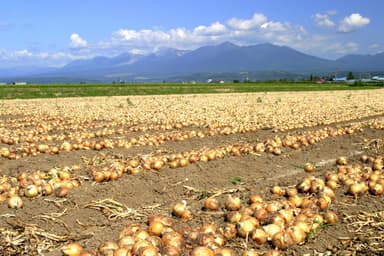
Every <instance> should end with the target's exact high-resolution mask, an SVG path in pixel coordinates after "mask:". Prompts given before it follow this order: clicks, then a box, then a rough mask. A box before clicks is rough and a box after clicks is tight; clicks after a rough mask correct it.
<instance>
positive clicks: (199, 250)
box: [191, 246, 215, 256]
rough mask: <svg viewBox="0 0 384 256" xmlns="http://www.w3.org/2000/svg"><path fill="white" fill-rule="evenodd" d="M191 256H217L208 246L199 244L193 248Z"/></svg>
mask: <svg viewBox="0 0 384 256" xmlns="http://www.w3.org/2000/svg"><path fill="white" fill-rule="evenodd" d="M191 256H215V253H214V252H213V251H212V250H211V249H209V248H208V247H205V246H198V247H195V248H194V249H193V250H192V252H191Z"/></svg>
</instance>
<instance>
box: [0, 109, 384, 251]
mask: <svg viewBox="0 0 384 256" xmlns="http://www.w3.org/2000/svg"><path fill="white" fill-rule="evenodd" d="M2 118H3V119H4V120H9V119H12V118H13V119H14V120H17V119H18V118H21V116H15V117H12V116H9V115H7V116H3V117H2ZM374 118H375V119H382V118H383V116H381V115H379V116H375V117H362V118H361V119H355V120H350V121H346V122H343V123H338V124H328V125H324V126H316V127H312V128H301V129H292V130H288V131H282V132H277V133H276V132H274V131H273V129H266V130H262V129H258V130H257V131H254V132H247V133H236V134H231V135H215V136H207V137H205V138H197V137H196V138H192V139H188V140H184V141H168V142H166V143H164V144H162V145H158V146H132V147H131V148H129V149H122V148H113V149H104V150H101V151H94V150H79V151H71V152H61V153H60V154H57V155H54V154H38V155H37V156H26V157H22V158H20V159H17V160H9V159H6V158H0V175H7V176H11V177H17V176H18V175H19V174H20V173H21V172H27V173H32V172H34V171H36V170H41V171H49V170H50V169H51V168H53V167H59V168H62V167H64V166H72V165H79V166H80V167H81V168H80V170H79V171H76V172H75V173H73V175H74V176H75V177H77V179H79V181H80V182H81V185H80V186H79V187H78V188H74V189H72V190H70V192H69V193H68V195H67V196H65V197H62V198H59V197H56V196H55V195H49V196H37V197H34V198H25V197H23V201H24V206H23V207H22V208H20V209H17V210H15V209H10V208H8V206H7V201H4V202H1V203H0V230H2V235H1V238H0V242H1V243H0V251H1V252H0V254H1V255H50V256H54V255H62V252H61V250H60V248H61V246H62V245H64V244H67V243H68V242H71V241H77V242H79V243H80V244H81V245H82V246H83V247H84V248H86V249H89V250H97V249H98V248H99V247H100V246H101V245H102V244H103V243H104V242H105V241H118V239H119V234H120V232H121V231H122V230H123V228H124V227H125V226H127V225H128V224H130V223H140V224H141V225H142V226H143V227H146V225H147V220H148V217H150V216H152V215H157V214H162V215H166V216H169V217H171V218H172V219H173V220H174V222H175V223H177V224H176V226H189V227H192V228H198V227H201V226H202V225H205V224H211V223H213V224H215V225H216V226H217V227H220V226H222V225H223V224H224V222H225V217H224V214H225V212H226V211H227V210H226V209H225V207H224V202H225V201H226V200H227V196H228V194H231V195H233V196H239V197H240V198H241V199H242V202H243V203H242V205H243V206H246V205H247V202H248V198H249V195H251V194H258V195H261V196H262V197H263V198H264V200H265V201H273V200H279V197H278V196H275V195H272V194H271V192H270V189H271V187H272V186H274V185H279V186H281V187H289V186H295V185H296V184H298V182H299V181H300V180H301V179H303V178H305V177H307V176H309V175H314V176H316V177H323V176H324V173H325V172H327V171H330V170H333V171H336V170H337V165H336V158H337V157H339V156H346V157H347V159H348V164H354V163H355V164H360V165H366V166H368V164H363V163H362V162H361V161H360V160H359V158H360V156H361V155H368V156H373V157H377V156H384V155H383V146H384V144H383V138H384V130H383V129H374V128H370V127H364V129H363V130H362V131H356V132H354V133H352V134H344V135H341V136H336V137H328V138H326V139H324V140H321V141H320V142H318V143H315V144H313V145H308V146H305V147H301V148H300V149H298V150H294V149H291V148H287V147H283V148H282V153H281V154H280V155H275V154H272V153H266V152H262V153H257V154H256V153H255V154H242V155H240V156H225V157H224V158H222V159H216V160H212V161H208V162H198V163H195V164H191V163H190V164H189V165H188V166H186V167H181V168H176V169H171V168H169V167H168V166H166V167H164V168H162V169H161V170H159V171H156V170H146V171H142V172H140V173H138V174H136V175H131V174H128V173H126V174H124V175H123V176H122V177H121V178H120V179H117V180H115V181H106V182H101V183H98V182H95V181H94V180H93V177H92V175H91V174H90V172H89V170H90V168H91V165H92V164H95V162H103V161H110V159H117V160H119V159H123V160H127V159H130V158H134V157H137V156H143V155H156V154H159V153H162V154H164V153H173V152H186V151H192V150H199V149H202V148H213V147H218V146H224V145H234V144H245V143H250V144H255V143H257V142H264V141H266V140H267V139H273V138H274V137H276V136H284V135H287V134H298V133H301V132H303V131H313V130H316V129H320V128H322V127H332V128H336V127H340V126H342V125H344V126H348V125H349V124H352V123H356V122H360V121H362V120H364V121H366V120H370V119H374ZM188 129H192V128H190V127H189V128H188V127H187V128H182V129H181V130H180V129H179V131H187V130H188ZM150 133H153V134H157V133H161V131H152V132H150ZM131 135H132V136H136V135H137V136H138V135H140V133H132V134H128V135H127V137H130V136H131ZM369 142H374V143H371V144H369ZM1 147H8V145H6V144H2V143H0V148H1ZM92 159H93V162H92V161H91V160H92ZM90 161H91V162H90ZM307 162H311V163H314V164H315V166H316V170H315V172H313V173H311V174H308V173H306V172H304V170H303V166H304V164H305V163H307ZM346 190H347V187H345V186H341V187H340V188H339V189H338V190H337V192H336V199H335V200H334V201H333V202H332V204H331V205H330V206H329V207H328V208H327V210H332V211H335V212H336V213H337V215H338V217H339V221H338V223H337V224H335V225H324V226H323V227H322V228H321V229H320V230H319V231H318V232H316V233H313V234H311V236H310V237H307V240H306V242H305V243H304V244H303V245H295V246H293V247H291V248H289V249H288V250H285V251H283V254H284V255H375V254H376V255H383V252H382V251H381V252H378V251H376V252H375V251H374V250H369V248H366V247H364V246H363V245H364V244H367V243H368V240H367V239H368V238H367V237H363V236H361V235H358V234H357V233H355V232H353V227H354V226H353V225H351V222H350V221H351V216H355V215H357V214H361V213H362V212H365V213H372V214H373V213H376V212H382V211H383V210H384V200H383V196H374V195H370V194H369V193H366V194H364V195H362V196H359V197H357V198H354V197H353V196H351V195H348V194H347V193H346ZM216 192H219V194H220V195H219V196H218V197H217V198H218V199H219V201H220V202H221V208H220V210H219V211H218V212H217V213H215V212H213V213H212V212H207V211H204V210H202V207H203V202H204V200H205V198H206V197H208V196H211V195H212V194H214V193H216ZM107 199H110V200H113V201H114V202H118V203H120V204H121V205H124V206H126V207H127V208H128V209H129V210H130V213H129V214H127V215H126V216H124V217H116V218H114V217H113V216H111V215H108V211H106V210H104V211H103V210H102V209H95V208H92V207H89V205H90V204H92V203H95V202H97V201H101V200H107ZM182 200H185V201H186V202H187V205H188V206H189V207H190V209H191V211H192V213H193V215H194V218H193V219H192V220H189V221H184V220H181V219H179V218H177V217H175V216H173V215H172V208H173V207H174V205H175V204H176V203H178V202H181V201H182ZM383 221H384V218H383ZM12 232H13V233H12ZM39 232H40V233H39ZM367 234H368V233H367ZM7 239H8V240H7ZM381 241H384V238H383V240H381ZM225 246H226V247H228V248H232V249H233V250H234V251H235V252H236V253H237V254H238V255H240V254H241V252H243V251H244V250H245V249H247V248H248V249H250V248H254V249H256V250H257V251H258V252H259V253H260V254H263V253H265V252H266V251H268V250H270V249H273V246H272V245H271V243H266V244H265V245H263V246H261V247H259V246H257V245H256V244H254V243H253V242H252V241H248V242H247V243H245V240H244V239H242V238H235V239H232V240H228V241H227V243H226V245H225ZM380 246H381V248H383V247H384V243H383V242H381V245H380V244H379V245H377V247H376V248H380ZM368 247H369V246H368ZM322 253H323V254H322Z"/></svg>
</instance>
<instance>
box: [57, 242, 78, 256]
mask: <svg viewBox="0 0 384 256" xmlns="http://www.w3.org/2000/svg"><path fill="white" fill-rule="evenodd" d="M61 251H62V252H63V253H64V254H65V255H68V256H79V255H80V254H81V252H82V251H83V247H82V246H81V245H80V244H78V243H70V244H67V245H64V246H63V247H61Z"/></svg>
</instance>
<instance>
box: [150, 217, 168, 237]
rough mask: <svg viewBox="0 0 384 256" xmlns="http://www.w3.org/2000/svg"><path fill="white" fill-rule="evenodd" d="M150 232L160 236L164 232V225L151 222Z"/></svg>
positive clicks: (158, 222)
mask: <svg viewBox="0 0 384 256" xmlns="http://www.w3.org/2000/svg"><path fill="white" fill-rule="evenodd" d="M148 231H149V233H150V234H152V235H155V236H160V235H161V234H162V233H163V231H164V225H163V223H161V222H160V221H151V222H150V223H149V227H148Z"/></svg>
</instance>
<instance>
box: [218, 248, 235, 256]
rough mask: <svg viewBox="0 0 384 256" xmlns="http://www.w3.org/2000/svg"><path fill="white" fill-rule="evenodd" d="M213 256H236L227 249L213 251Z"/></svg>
mask: <svg viewBox="0 0 384 256" xmlns="http://www.w3.org/2000/svg"><path fill="white" fill-rule="evenodd" d="M215 256H236V253H235V252H234V251H233V250H231V249H228V248H218V249H216V250H215Z"/></svg>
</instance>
